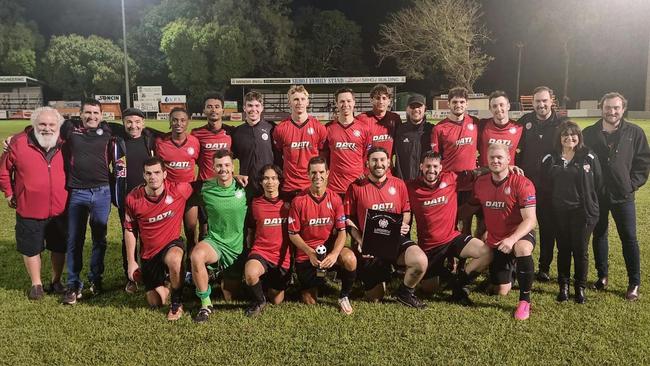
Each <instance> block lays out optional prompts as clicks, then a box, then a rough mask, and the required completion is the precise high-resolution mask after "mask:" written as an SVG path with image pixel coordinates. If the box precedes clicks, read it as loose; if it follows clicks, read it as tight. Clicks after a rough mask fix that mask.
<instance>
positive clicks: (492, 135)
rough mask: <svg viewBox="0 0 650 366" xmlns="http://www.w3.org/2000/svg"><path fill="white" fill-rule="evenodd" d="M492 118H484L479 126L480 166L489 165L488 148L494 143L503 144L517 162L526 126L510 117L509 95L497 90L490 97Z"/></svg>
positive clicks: (513, 160)
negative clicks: (522, 134)
mask: <svg viewBox="0 0 650 366" xmlns="http://www.w3.org/2000/svg"><path fill="white" fill-rule="evenodd" d="M488 100H489V102H488V103H489V106H490V112H491V113H492V118H486V119H482V120H481V121H480V122H479V128H478V152H479V166H482V167H484V166H485V167H486V166H488V159H487V150H488V147H489V146H490V145H492V144H503V145H506V146H508V149H509V151H510V162H511V164H513V165H515V164H516V159H515V157H516V154H517V153H518V151H519V141H520V140H521V133H522V132H523V130H524V127H523V126H522V125H520V124H518V123H517V122H515V121H513V120H511V119H509V118H508V111H510V101H509V99H508V95H507V94H506V93H505V92H504V91H501V90H496V91H494V92H492V93H491V94H490V96H489V97H488Z"/></svg>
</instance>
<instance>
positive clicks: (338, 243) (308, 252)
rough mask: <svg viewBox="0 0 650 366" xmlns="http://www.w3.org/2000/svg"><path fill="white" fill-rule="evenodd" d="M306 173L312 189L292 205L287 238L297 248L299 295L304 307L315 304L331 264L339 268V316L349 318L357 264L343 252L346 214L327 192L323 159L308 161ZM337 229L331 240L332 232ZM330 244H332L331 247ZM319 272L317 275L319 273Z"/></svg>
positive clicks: (335, 196) (332, 195)
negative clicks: (322, 249) (323, 248)
mask: <svg viewBox="0 0 650 366" xmlns="http://www.w3.org/2000/svg"><path fill="white" fill-rule="evenodd" d="M307 173H308V174H309V179H310V181H311V185H310V186H309V188H308V189H306V190H304V191H303V192H301V193H299V194H298V195H297V196H296V198H294V199H293V201H292V202H291V210H290V211H289V220H288V221H289V238H290V239H291V242H292V243H293V244H294V245H295V246H296V248H298V250H297V251H296V273H297V274H298V281H299V282H300V285H301V292H300V295H301V297H302V301H303V302H304V303H305V304H315V303H316V298H317V297H318V287H319V286H320V285H322V284H323V283H324V281H325V278H324V276H323V274H324V272H323V271H324V270H327V269H329V268H332V266H334V264H338V265H339V266H340V267H341V270H340V274H341V294H340V296H339V305H340V307H341V312H343V313H344V314H352V306H351V305H350V300H349V299H348V296H349V294H350V291H351V290H352V285H353V284H354V279H355V276H356V269H357V260H356V258H355V256H354V253H352V251H351V250H350V249H349V248H345V247H344V245H345V239H346V235H345V214H344V213H343V203H342V202H341V198H340V197H339V196H338V195H337V194H336V193H334V192H332V191H331V190H329V189H327V177H328V176H329V170H328V169H327V163H326V162H325V159H323V158H321V157H318V156H316V157H313V158H311V159H310V160H309V166H308V170H307ZM334 229H336V235H335V236H334V237H333V235H332V231H333V230H334ZM332 242H333V244H332ZM320 245H325V246H326V247H327V254H326V255H325V256H324V257H319V255H318V254H317V253H316V248H317V247H318V246H320ZM319 272H320V273H319Z"/></svg>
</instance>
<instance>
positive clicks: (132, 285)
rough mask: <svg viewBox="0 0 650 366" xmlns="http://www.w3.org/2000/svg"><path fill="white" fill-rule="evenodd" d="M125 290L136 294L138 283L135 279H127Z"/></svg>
mask: <svg viewBox="0 0 650 366" xmlns="http://www.w3.org/2000/svg"><path fill="white" fill-rule="evenodd" d="M124 291H126V293H127V294H134V293H136V291H138V283H137V282H135V281H130V280H129V281H127V282H126V286H125V287H124Z"/></svg>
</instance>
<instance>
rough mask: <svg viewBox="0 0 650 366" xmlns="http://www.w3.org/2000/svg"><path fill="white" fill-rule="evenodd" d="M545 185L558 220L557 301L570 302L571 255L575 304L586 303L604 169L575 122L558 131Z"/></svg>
mask: <svg viewBox="0 0 650 366" xmlns="http://www.w3.org/2000/svg"><path fill="white" fill-rule="evenodd" d="M542 172H543V175H544V177H543V180H545V184H548V185H549V187H551V189H552V206H553V213H554V217H555V220H556V225H555V230H556V238H557V249H558V254H557V272H558V283H559V285H560V292H559V293H558V295H557V301H559V302H564V301H567V300H568V299H569V280H570V273H571V256H572V255H573V260H574V267H575V270H574V286H575V301H576V302H577V303H579V304H582V303H584V302H585V287H586V285H587V268H588V242H589V236H590V235H591V232H592V231H593V230H594V227H595V225H596V222H598V193H599V191H600V189H601V169H600V163H599V162H598V158H597V156H596V154H595V153H594V152H593V151H591V150H590V149H589V148H588V147H586V146H585V145H584V143H583V138H582V132H581V131H580V127H579V126H578V125H577V124H576V123H575V122H572V121H566V122H563V123H562V124H561V125H560V127H559V128H558V131H557V135H556V137H555V141H554V145H553V151H552V152H551V153H550V154H548V155H546V156H544V157H543V158H542Z"/></svg>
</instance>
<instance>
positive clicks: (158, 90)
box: [138, 86, 162, 102]
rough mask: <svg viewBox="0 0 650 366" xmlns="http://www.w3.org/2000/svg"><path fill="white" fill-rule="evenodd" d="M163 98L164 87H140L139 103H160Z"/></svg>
mask: <svg viewBox="0 0 650 366" xmlns="http://www.w3.org/2000/svg"><path fill="white" fill-rule="evenodd" d="M161 98H162V86H139V87H138V100H139V101H156V102H159V101H160V99H161Z"/></svg>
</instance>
